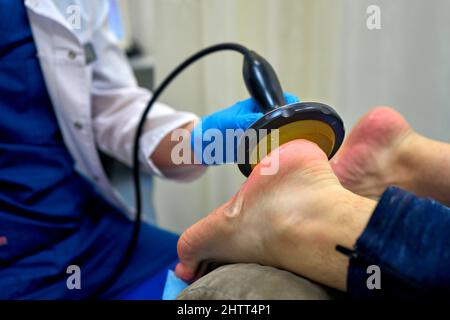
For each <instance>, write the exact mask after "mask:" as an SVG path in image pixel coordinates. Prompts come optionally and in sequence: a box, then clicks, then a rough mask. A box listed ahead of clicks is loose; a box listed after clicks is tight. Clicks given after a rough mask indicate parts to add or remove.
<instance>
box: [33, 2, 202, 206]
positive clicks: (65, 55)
mask: <svg viewBox="0 0 450 320" xmlns="http://www.w3.org/2000/svg"><path fill="white" fill-rule="evenodd" d="M25 5H26V7H27V14H28V17H29V21H30V25H31V29H32V33H33V37H34V40H35V43H36V47H37V51H38V56H39V61H40V65H41V68H42V71H43V74H44V78H45V82H46V85H47V89H48V92H49V95H50V98H51V100H52V103H53V107H54V109H55V113H56V117H57V119H58V122H59V126H60V128H61V131H62V135H63V138H64V141H65V143H66V145H67V147H68V149H69V151H70V153H71V154H72V156H73V158H74V160H75V162H76V168H77V170H78V171H79V172H80V173H82V174H83V175H84V176H86V177H87V178H88V179H90V180H91V181H92V182H94V183H95V184H96V185H97V186H98V188H99V189H100V191H101V192H102V193H103V194H104V195H105V196H106V197H107V198H108V199H109V200H110V201H111V202H112V203H114V204H116V205H117V206H119V207H121V208H123V209H125V210H126V211H127V212H128V213H131V212H132V210H129V208H127V207H126V205H125V204H124V203H123V201H122V199H121V197H120V196H119V194H118V193H117V192H116V191H115V190H114V188H113V187H112V185H111V184H110V182H109V181H108V179H107V177H106V175H105V172H104V170H103V168H102V165H101V162H100V159H99V155H98V152H97V147H98V148H100V149H101V150H102V151H104V152H105V153H107V154H110V155H112V156H114V157H115V158H117V159H119V160H120V161H122V162H124V163H126V164H128V165H131V162H132V160H131V159H132V147H133V137H134V132H135V128H136V126H137V122H138V120H139V117H140V115H141V113H142V111H143V109H144V107H145V106H146V104H147V102H148V101H149V99H150V97H151V93H150V92H148V91H147V90H145V89H142V88H139V87H138V86H137V84H136V80H135V77H134V75H133V73H132V70H131V69H130V66H129V64H128V62H127V60H126V57H125V56H124V54H123V53H122V52H121V50H120V49H119V47H118V45H117V40H116V38H115V36H114V35H113V34H112V32H111V31H110V30H109V27H108V10H109V2H108V1H107V0H95V1H93V0H75V1H74V0H70V1H67V0H26V1H25ZM69 5H76V6H79V8H80V9H81V12H80V13H81V20H80V22H81V23H80V25H75V28H74V25H73V24H71V23H70V20H68V6H69ZM70 12H71V11H70ZM87 43H91V44H92V45H93V48H94V51H95V54H96V60H94V61H93V62H90V63H87V61H86V58H87V54H86V52H85V49H84V48H85V44H87ZM195 119H197V118H196V116H195V115H194V114H191V113H188V112H178V111H175V110H173V109H172V108H170V107H168V106H166V105H164V104H161V103H156V104H155V105H154V106H153V110H152V111H151V112H150V114H149V118H148V121H147V124H146V126H145V129H144V134H143V135H142V138H141V146H142V150H141V152H140V160H141V163H142V166H143V168H144V169H145V170H146V171H148V172H150V173H153V174H155V175H159V176H163V175H164V176H167V177H169V178H175V179H185V180H186V179H190V178H194V177H196V176H198V175H199V174H200V173H201V171H202V169H199V168H197V169H185V170H182V169H181V168H179V169H174V170H173V171H171V172H164V174H163V173H162V172H161V171H160V170H159V169H158V168H157V167H156V166H155V165H154V164H153V163H152V161H151V160H150V156H151V154H152V152H153V151H154V150H155V148H156V146H157V145H158V144H159V142H160V141H161V139H162V138H163V137H164V136H166V135H167V134H168V133H169V132H170V131H172V130H173V129H175V128H177V127H180V126H182V125H184V124H186V123H188V122H190V121H193V120H195Z"/></svg>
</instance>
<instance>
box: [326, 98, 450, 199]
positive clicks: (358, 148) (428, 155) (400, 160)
mask: <svg viewBox="0 0 450 320" xmlns="http://www.w3.org/2000/svg"><path fill="white" fill-rule="evenodd" d="M449 137H450V136H449ZM331 166H332V168H333V170H334V171H335V173H336V175H337V176H338V178H339V180H340V181H341V183H342V184H343V185H344V187H346V188H347V189H349V190H351V191H352V192H355V193H357V194H359V195H363V196H366V197H371V198H373V199H377V198H378V197H379V196H380V195H381V193H382V192H383V191H384V190H385V189H386V187H387V186H389V185H396V186H399V187H401V188H403V189H406V190H409V191H412V192H414V193H416V194H417V195H419V196H426V197H431V198H434V199H436V200H438V201H440V202H442V203H444V204H447V205H449V204H450V144H446V143H442V142H438V141H434V140H431V139H428V138H425V137H423V136H421V135H419V134H418V133H416V132H415V131H414V130H413V129H412V128H411V127H410V126H409V124H408V123H407V122H406V120H405V119H404V118H403V117H402V116H401V115H400V114H399V113H398V112H396V111H395V110H393V109H391V108H387V107H378V108H375V109H373V110H372V111H370V112H369V113H367V114H366V115H365V116H364V117H362V119H361V120H360V121H359V122H358V123H357V125H356V126H355V127H354V128H353V130H352V131H351V132H350V135H349V137H348V138H347V139H346V141H345V142H344V145H343V146H342V147H341V149H340V150H339V151H338V153H337V154H336V156H335V157H334V158H333V159H332V160H331Z"/></svg>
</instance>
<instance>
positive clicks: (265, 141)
mask: <svg viewBox="0 0 450 320" xmlns="http://www.w3.org/2000/svg"><path fill="white" fill-rule="evenodd" d="M274 130H277V131H274ZM344 135H345V131H344V125H343V122H342V120H341V118H340V117H339V115H338V114H337V113H336V112H335V111H334V110H333V109H332V108H331V107H329V106H327V105H325V104H322V103H316V102H303V103H301V102H298V103H293V104H289V105H286V106H282V107H279V108H276V109H274V110H272V111H270V112H268V113H266V114H265V115H264V116H263V117H262V118H261V119H259V120H258V121H256V122H255V123H253V124H252V125H251V126H250V128H249V129H248V130H247V132H246V134H244V136H243V137H242V139H241V140H240V143H239V146H238V150H239V152H240V154H242V155H244V159H243V160H244V161H238V162H239V170H240V171H241V172H242V173H243V174H244V175H245V176H249V175H250V173H251V172H252V170H253V168H254V167H255V166H256V165H257V164H258V163H259V162H260V161H261V160H262V159H263V158H264V157H265V156H266V155H267V154H269V153H270V152H271V151H272V150H273V149H275V148H277V147H278V146H281V145H282V144H284V143H287V142H289V141H292V140H295V139H306V140H309V141H311V142H314V143H316V144H317V145H318V146H319V147H320V148H321V149H322V150H323V151H324V152H325V154H326V155H327V156H328V158H329V159H330V158H331V157H332V156H333V155H334V154H335V153H336V151H337V150H338V149H339V147H340V146H341V144H342V141H343V139H344ZM252 137H253V138H252ZM255 137H256V139H255Z"/></svg>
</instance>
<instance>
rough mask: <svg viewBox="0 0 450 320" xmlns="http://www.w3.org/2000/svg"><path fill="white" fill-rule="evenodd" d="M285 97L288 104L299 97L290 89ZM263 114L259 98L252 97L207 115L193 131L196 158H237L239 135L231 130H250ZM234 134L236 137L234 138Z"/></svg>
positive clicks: (205, 161)
mask: <svg viewBox="0 0 450 320" xmlns="http://www.w3.org/2000/svg"><path fill="white" fill-rule="evenodd" d="M284 97H285V99H286V104H290V103H294V102H298V101H299V99H298V98H297V97H296V96H294V95H291V94H289V93H284ZM262 116H263V113H262V112H261V109H260V108H259V107H258V105H257V103H256V101H255V100H254V99H253V98H249V99H247V100H244V101H239V102H237V103H236V104H234V105H232V106H230V107H228V108H225V109H221V110H219V111H216V112H214V113H212V114H210V115H207V116H205V117H203V118H202V119H201V121H200V122H199V123H198V124H197V125H196V126H195V128H194V129H193V130H192V134H191V147H192V149H193V150H194V154H195V158H196V161H198V162H201V163H202V164H205V165H214V164H222V163H233V162H236V159H237V142H238V141H237V140H238V139H237V138H236V137H235V136H233V135H231V134H233V132H235V130H238V129H240V130H241V131H242V132H243V131H245V130H247V129H248V128H249V127H250V125H251V124H252V123H253V122H255V121H256V120H258V119H259V118H261V117H262ZM228 129H231V130H232V131H231V132H230V130H228ZM227 130H228V139H227ZM236 136H237V135H236ZM231 138H232V139H233V140H234V141H231ZM227 140H228V141H227ZM227 142H228V144H227ZM227 146H228V148H227ZM219 153H221V154H219ZM230 153H231V154H230Z"/></svg>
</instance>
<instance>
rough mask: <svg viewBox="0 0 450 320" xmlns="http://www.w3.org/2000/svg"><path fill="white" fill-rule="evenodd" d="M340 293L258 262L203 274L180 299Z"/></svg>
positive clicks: (323, 297) (297, 297)
mask: <svg viewBox="0 0 450 320" xmlns="http://www.w3.org/2000/svg"><path fill="white" fill-rule="evenodd" d="M339 295H340V293H338V292H337V291H335V290H332V289H329V288H326V287H324V286H322V285H318V284H316V283H314V282H312V281H310V280H307V279H305V278H302V277H300V276H298V275H295V274H293V273H291V272H288V271H284V270H280V269H276V268H272V267H267V266H261V265H258V264H253V263H250V264H244V263H239V264H230V265H225V266H222V267H220V268H218V269H216V270H214V271H212V272H210V273H208V274H207V275H205V276H203V277H202V278H200V279H199V280H197V281H196V282H194V283H193V284H191V285H190V286H189V287H187V288H186V289H185V290H183V292H181V294H180V295H179V296H178V299H179V300H227V299H233V300H234V299H243V300H245V299H249V300H253V299H254V300H257V299H263V300H264V299H267V300H277V299H280V300H285V299H286V300H329V299H334V298H337V297H338V296H339Z"/></svg>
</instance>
